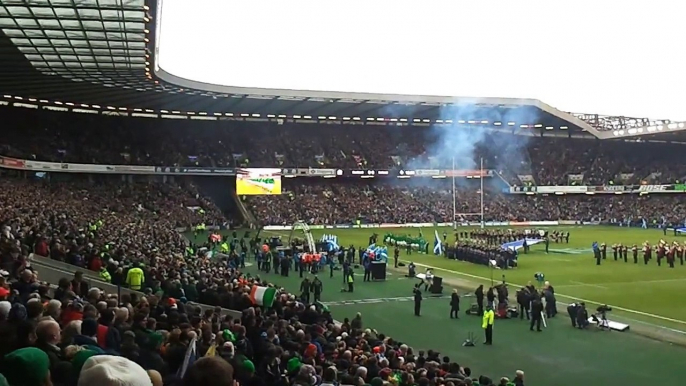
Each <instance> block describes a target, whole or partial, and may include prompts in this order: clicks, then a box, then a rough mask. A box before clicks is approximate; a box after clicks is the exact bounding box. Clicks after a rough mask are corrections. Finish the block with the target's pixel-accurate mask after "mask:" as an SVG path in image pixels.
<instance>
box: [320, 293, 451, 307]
mask: <svg viewBox="0 0 686 386" xmlns="http://www.w3.org/2000/svg"><path fill="white" fill-rule="evenodd" d="M427 299H447V296H446V295H442V296H428V297H427V298H425V299H424V300H427ZM410 301H414V297H413V296H400V297H395V298H371V299H350V300H338V301H330V302H322V304H324V305H326V306H350V305H358V304H376V303H388V302H410Z"/></svg>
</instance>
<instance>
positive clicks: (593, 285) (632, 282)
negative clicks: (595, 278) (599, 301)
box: [555, 278, 686, 289]
mask: <svg viewBox="0 0 686 386" xmlns="http://www.w3.org/2000/svg"><path fill="white" fill-rule="evenodd" d="M684 281H686V278H681V279H658V280H634V281H615V282H606V283H603V284H604V286H602V285H599V284H588V283H582V282H580V281H573V280H570V281H569V283H572V284H561V285H556V286H555V287H557V288H573V287H598V288H602V289H609V287H612V286H614V285H635V284H657V283H679V282H684ZM608 286H609V287H608Z"/></svg>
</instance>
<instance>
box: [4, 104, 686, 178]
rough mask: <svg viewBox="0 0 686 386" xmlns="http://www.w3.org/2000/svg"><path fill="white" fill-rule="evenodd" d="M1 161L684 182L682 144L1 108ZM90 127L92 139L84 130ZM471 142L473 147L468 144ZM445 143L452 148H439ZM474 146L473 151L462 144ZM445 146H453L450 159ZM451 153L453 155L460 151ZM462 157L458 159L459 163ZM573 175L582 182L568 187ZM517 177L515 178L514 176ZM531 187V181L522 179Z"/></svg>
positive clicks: (444, 129) (442, 129) (684, 170)
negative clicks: (480, 172)
mask: <svg viewBox="0 0 686 386" xmlns="http://www.w3.org/2000/svg"><path fill="white" fill-rule="evenodd" d="M0 114H2V116H3V119H4V121H5V122H6V124H7V125H6V127H7V129H6V130H3V136H2V138H0V155H5V156H11V157H18V158H25V159H34V160H43V161H52V162H67V163H69V162H71V163H77V162H81V163H105V164H137V165H155V166H182V165H187V166H205V167H211V166H219V167H221V166H228V167H234V166H252V167H331V168H354V169H358V168H372V169H389V168H394V167H397V168H411V169H418V168H424V169H437V168H451V167H452V166H453V158H456V160H457V162H456V164H455V167H456V168H459V169H473V168H475V167H477V163H478V162H477V160H479V159H480V158H483V159H484V163H485V167H486V168H489V169H493V170H496V171H497V172H499V173H500V175H501V176H502V177H503V178H504V179H506V180H507V181H508V182H509V183H510V184H516V185H522V184H528V183H533V184H538V185H570V184H595V185H602V184H608V183H611V182H612V183H615V184H632V183H640V182H648V183H674V182H675V181H682V180H683V179H684V177H686V166H684V163H683V162H680V158H679V155H680V154H681V153H682V152H683V145H681V144H665V143H659V144H656V143H638V142H620V141H599V140H589V139H576V138H549V137H528V136H519V135H510V134H504V133H500V132H486V133H483V132H481V133H478V134H475V135H465V138H461V137H460V136H457V137H456V138H454V137H455V136H454V135H452V134H446V133H447V130H448V129H446V128H435V129H429V128H425V127H399V126H395V127H386V126H380V127H374V129H373V130H368V129H366V128H365V127H364V126H351V125H348V126H345V127H341V126H340V125H319V124H291V123H284V124H282V125H278V124H276V123H270V122H266V121H262V122H260V121H259V120H257V119H256V120H253V121H251V122H239V121H214V122H206V121H195V120H181V121H179V120H164V119H163V120H156V119H148V118H131V117H117V116H91V115H88V114H69V119H64V117H65V113H57V112H50V111H32V110H24V109H16V108H0ZM86 127H98V130H97V131H94V130H84V128H86ZM472 137H473V138H472ZM450 138H453V139H454V140H455V141H459V142H460V143H456V144H455V146H447V145H446V141H448V140H449V139H450ZM468 138H472V140H473V141H475V142H476V143H475V144H473V146H471V144H466V147H467V149H466V150H467V151H466V154H467V156H465V148H464V146H465V143H464V142H465V141H466V140H467V139H468ZM449 147H454V148H455V149H456V150H455V154H452V153H450V151H449V150H446V149H448V148H449ZM458 149H459V150H458ZM465 157H466V158H465ZM579 175H581V179H580V180H579V179H574V178H573V177H575V176H576V177H578V176H579ZM520 176H521V177H520ZM527 176H530V177H531V178H533V181H532V182H530V179H529V177H527Z"/></svg>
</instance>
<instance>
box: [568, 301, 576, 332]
mask: <svg viewBox="0 0 686 386" xmlns="http://www.w3.org/2000/svg"><path fill="white" fill-rule="evenodd" d="M578 312H579V305H578V304H577V303H572V304H570V305H568V306H567V314H569V319H571V321H572V327H574V328H576V316H577V314H578Z"/></svg>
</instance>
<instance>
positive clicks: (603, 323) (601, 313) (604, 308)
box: [591, 304, 612, 331]
mask: <svg viewBox="0 0 686 386" xmlns="http://www.w3.org/2000/svg"><path fill="white" fill-rule="evenodd" d="M610 311H612V307H610V306H608V305H607V304H603V305H601V306H599V307H598V308H596V312H595V313H594V314H592V315H591V319H593V321H594V322H595V323H596V325H597V326H598V328H600V329H607V330H608V331H610V324H609V322H608V321H607V313H608V312H610Z"/></svg>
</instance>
